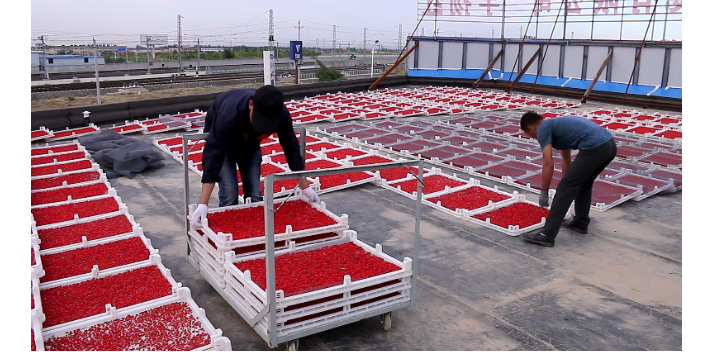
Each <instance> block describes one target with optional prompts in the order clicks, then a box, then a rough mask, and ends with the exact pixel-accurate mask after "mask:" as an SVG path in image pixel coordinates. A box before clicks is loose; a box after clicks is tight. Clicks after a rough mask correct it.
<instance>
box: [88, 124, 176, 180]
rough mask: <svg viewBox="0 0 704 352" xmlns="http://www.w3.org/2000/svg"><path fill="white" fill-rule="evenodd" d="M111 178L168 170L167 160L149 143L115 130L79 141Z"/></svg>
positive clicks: (131, 176) (104, 131) (105, 131)
mask: <svg viewBox="0 0 704 352" xmlns="http://www.w3.org/2000/svg"><path fill="white" fill-rule="evenodd" d="M78 142H79V143H81V145H83V146H84V147H85V148H86V150H88V152H89V153H90V154H91V156H92V157H93V160H95V162H96V163H98V164H99V165H100V167H101V168H102V169H103V172H105V175H106V176H107V177H108V178H115V177H120V176H127V177H129V178H133V177H134V175H135V174H136V173H138V172H142V171H145V170H148V169H156V168H160V167H162V166H164V162H163V160H164V156H163V154H162V153H161V152H160V151H157V150H156V148H153V146H152V145H151V144H149V143H147V142H144V141H141V140H139V139H136V138H131V137H125V136H123V135H121V134H119V133H117V132H115V131H112V130H102V131H100V132H99V133H95V134H91V135H88V136H84V137H78Z"/></svg>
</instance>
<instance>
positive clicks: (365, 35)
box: [362, 27, 367, 60]
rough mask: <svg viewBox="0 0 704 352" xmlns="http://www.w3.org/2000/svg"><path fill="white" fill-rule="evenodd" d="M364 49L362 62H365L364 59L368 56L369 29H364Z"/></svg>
mask: <svg viewBox="0 0 704 352" xmlns="http://www.w3.org/2000/svg"><path fill="white" fill-rule="evenodd" d="M362 47H363V48H364V55H362V60H364V57H365V56H367V27H364V45H363V46H362Z"/></svg>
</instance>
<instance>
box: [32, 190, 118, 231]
mask: <svg viewBox="0 0 704 352" xmlns="http://www.w3.org/2000/svg"><path fill="white" fill-rule="evenodd" d="M104 198H113V199H115V201H116V202H117V206H118V210H116V211H114V212H109V213H103V214H98V215H92V216H87V217H84V218H79V216H78V214H74V216H73V219H72V220H67V221H62V222H56V223H52V224H45V225H41V226H39V227H38V228H45V227H46V226H49V225H57V226H62V225H71V224H72V223H74V222H75V221H78V220H86V221H91V220H98V219H102V218H104V217H105V216H110V215H117V214H119V213H121V210H122V209H123V208H124V209H125V211H126V210H127V205H125V203H123V202H122V199H121V198H120V196H118V195H116V194H115V195H111V194H108V195H104V196H98V197H90V198H84V199H77V200H72V201H70V202H66V204H71V203H81V202H89V201H93V200H97V199H104ZM56 204H59V203H54V204H52V205H47V204H43V205H39V206H36V207H32V209H41V208H46V207H53V206H56ZM32 221H34V216H32Z"/></svg>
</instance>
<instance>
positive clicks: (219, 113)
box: [200, 91, 242, 183]
mask: <svg viewBox="0 0 704 352" xmlns="http://www.w3.org/2000/svg"><path fill="white" fill-rule="evenodd" d="M240 95H242V94H240V93H239V92H238V91H228V92H225V93H223V94H221V96H219V97H218V99H216V100H215V102H214V103H213V105H212V106H211V107H210V108H209V109H208V113H207V115H206V126H205V129H204V131H206V132H208V137H207V138H206V140H205V147H203V176H202V177H201V181H200V182H201V183H215V182H220V169H222V164H223V163H224V162H225V154H226V153H227V152H228V150H229V149H230V147H231V143H232V136H233V135H234V130H235V128H236V127H237V115H238V110H240V109H239V105H241V103H240V102H239V100H242V99H238V97H240ZM208 118H210V123H208V122H207V121H208Z"/></svg>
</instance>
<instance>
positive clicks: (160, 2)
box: [30, 0, 691, 48]
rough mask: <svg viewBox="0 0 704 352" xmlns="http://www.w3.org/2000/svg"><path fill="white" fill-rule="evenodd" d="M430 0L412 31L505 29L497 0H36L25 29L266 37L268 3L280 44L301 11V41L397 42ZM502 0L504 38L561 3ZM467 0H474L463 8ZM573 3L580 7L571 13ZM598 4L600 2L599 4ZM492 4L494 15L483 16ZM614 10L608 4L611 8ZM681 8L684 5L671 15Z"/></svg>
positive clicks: (579, 31) (104, 39) (574, 26)
mask: <svg viewBox="0 0 704 352" xmlns="http://www.w3.org/2000/svg"><path fill="white" fill-rule="evenodd" d="M428 1H436V3H437V7H435V6H436V5H435V4H436V3H433V4H431V11H430V12H429V13H427V14H426V16H425V17H424V18H423V22H422V23H421V26H420V27H419V28H418V31H417V32H416V35H421V34H424V35H427V36H431V35H433V33H437V34H438V36H463V37H484V38H491V37H492V36H494V37H496V38H499V37H500V35H501V34H500V33H501V27H502V26H501V10H500V7H499V8H490V7H487V6H483V5H484V4H485V3H487V2H490V3H492V4H493V5H499V4H500V3H501V2H502V0H471V1H470V0H376V1H372V0H358V1H353V2H352V1H349V2H341V1H332V0H327V1H322V0H297V1H281V0H274V1H260V2H256V1H249V2H243V1H225V0H201V1H195V2H194V1H185V0H101V1H95V0H92V1H87V0H70V1H57V0H32V1H31V38H30V39H31V40H32V42H33V43H36V42H37V38H38V37H39V36H44V37H45V38H46V43H47V44H49V45H62V44H64V45H68V44H77V45H81V44H86V43H92V38H93V37H95V38H96V41H97V42H98V43H104V44H116V45H124V46H134V45H136V44H138V43H139V38H140V34H165V35H167V36H168V38H169V39H168V40H169V43H170V44H175V43H176V38H177V17H178V15H179V14H180V15H181V16H183V18H182V19H181V28H182V32H183V42H184V44H193V43H195V42H196V40H198V39H200V41H201V44H204V45H266V41H267V33H268V22H269V13H268V11H269V9H273V10H274V22H275V39H276V41H278V42H279V43H281V44H282V45H285V43H287V42H288V41H290V40H296V39H298V29H297V28H296V27H297V26H298V21H299V20H300V21H301V27H302V28H301V29H300V34H301V40H303V42H304V46H311V47H312V46H319V47H320V46H326V47H329V46H330V45H331V44H332V39H333V25H336V26H337V42H338V43H339V44H341V45H343V46H344V45H347V44H349V45H350V46H353V47H355V46H359V47H361V46H363V39H364V28H365V27H366V28H367V43H368V48H370V47H371V45H372V44H371V43H373V42H374V41H375V40H379V43H380V45H381V46H383V47H388V48H397V47H398V34H399V25H401V26H402V32H403V40H402V42H403V44H405V40H406V36H408V35H410V34H411V33H412V32H413V30H414V29H415V27H416V24H417V21H418V19H419V18H420V17H421V15H422V14H423V13H424V12H425V9H426V8H427V6H428ZM506 1H507V10H508V12H507V13H508V15H509V16H511V17H510V18H507V19H506V24H505V26H504V34H505V37H507V38H520V36H521V35H522V34H524V33H525V34H527V35H531V36H537V37H540V38H548V37H549V36H550V33H551V31H552V28H553V22H554V19H555V15H556V14H558V13H560V14H564V9H562V10H561V11H562V12H559V11H560V7H561V6H560V1H559V0H541V1H542V3H541V8H540V12H538V16H537V17H533V18H531V17H530V14H531V12H532V9H533V0H506ZM625 1H626V11H625V12H626V14H627V15H628V16H626V18H625V19H626V20H627V21H628V20H641V21H647V20H648V19H649V15H647V14H645V12H646V11H648V8H646V7H645V6H643V7H641V8H637V9H638V10H639V11H640V12H641V14H640V15H635V14H633V12H634V11H633V3H634V1H635V2H639V3H646V2H648V1H650V3H651V4H653V5H654V3H655V0H625ZM660 1H661V3H660V6H659V10H658V12H657V13H658V15H657V17H656V19H664V15H663V14H662V13H664V11H665V9H664V7H663V5H664V4H665V1H666V0H660ZM670 1H671V2H674V1H680V2H681V0H670ZM690 1H691V0H690ZM451 3H452V4H451ZM468 3H469V4H471V6H469V8H468V7H467V4H468ZM573 3H575V4H573ZM580 3H581V5H580ZM600 3H601V2H600ZM604 3H608V1H604ZM592 4H593V2H592V1H591V0H589V1H584V0H570V11H571V13H570V18H571V19H575V20H580V21H587V22H586V23H568V25H567V30H566V31H564V30H563V28H562V24H561V22H558V24H557V25H556V28H555V32H554V34H553V38H560V39H561V38H562V36H563V35H565V36H566V38H567V39H570V38H574V39H582V38H589V37H590V36H591V35H592V33H591V32H592V27H591V24H590V23H589V21H590V20H591V12H592V10H591V7H592V6H593V5H592ZM499 6H500V5H499ZM487 9H488V10H489V12H488V11H487ZM577 9H579V10H580V11H581V12H582V13H581V14H579V15H577V14H576V13H575V12H576V10H577ZM436 10H437V12H436ZM651 11H652V8H651ZM603 12H604V11H603V10H602V12H601V13H602V14H603ZM488 13H490V14H491V15H492V16H488V15H487V14H488ZM610 14H613V10H612V11H611V12H610ZM436 15H437V16H436ZM560 18H562V17H560ZM681 18H682V15H681V13H680V14H679V15H677V14H672V15H669V19H670V20H677V19H680V20H681ZM598 19H599V20H602V21H613V22H619V21H620V19H621V16H620V15H615V16H614V15H611V16H606V15H602V16H599V18H598ZM436 20H437V21H436ZM536 20H537V22H538V26H537V32H536V25H535V22H536ZM458 21H459V22H458ZM529 21H531V25H530V26H529V25H528V22H529ZM646 25H647V23H644V22H640V23H629V22H627V23H624V25H623V27H621V25H620V24H619V23H606V22H601V23H598V24H597V25H596V26H594V34H593V35H594V37H595V38H600V39H619V36H621V39H631V40H642V39H643V35H644V32H645V28H646ZM681 28H682V26H681V22H679V23H678V22H674V21H671V22H669V24H668V28H667V36H666V39H677V40H681V38H682V30H681ZM436 30H437V32H436ZM651 35H652V37H653V38H654V39H656V40H660V39H662V37H663V24H662V22H660V23H656V24H655V26H654V32H653V31H651ZM648 37H650V35H649V36H648Z"/></svg>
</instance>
